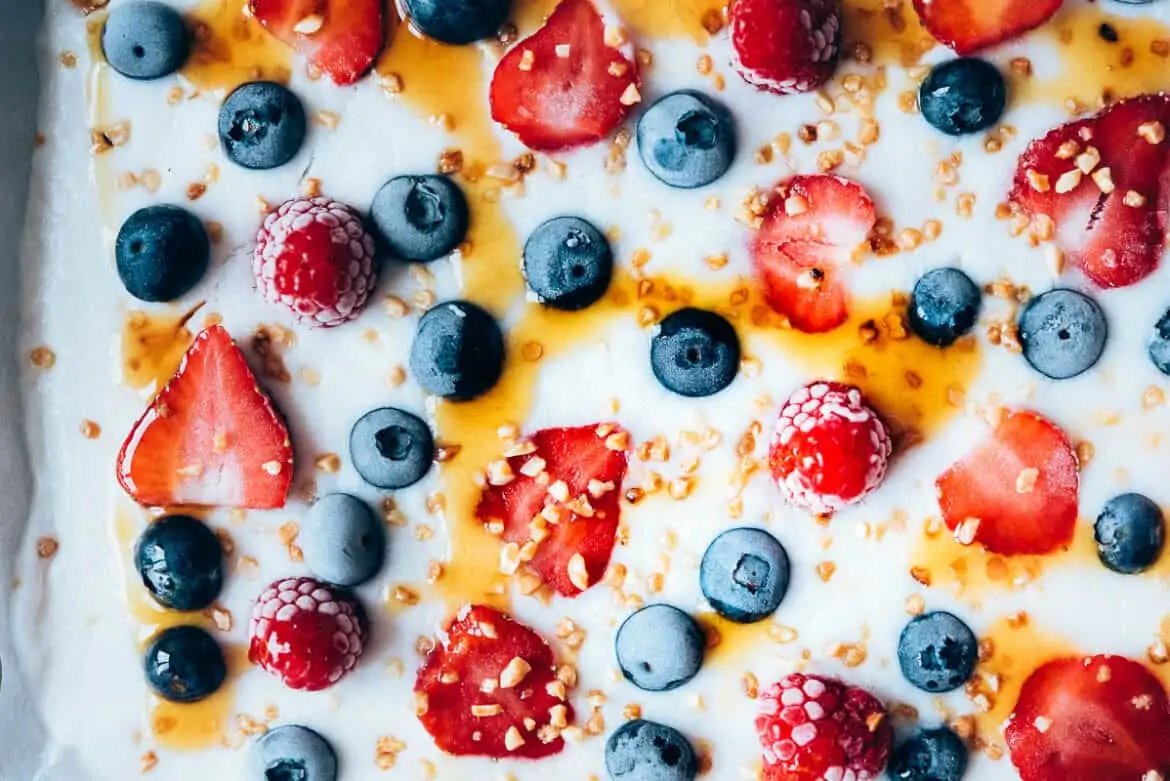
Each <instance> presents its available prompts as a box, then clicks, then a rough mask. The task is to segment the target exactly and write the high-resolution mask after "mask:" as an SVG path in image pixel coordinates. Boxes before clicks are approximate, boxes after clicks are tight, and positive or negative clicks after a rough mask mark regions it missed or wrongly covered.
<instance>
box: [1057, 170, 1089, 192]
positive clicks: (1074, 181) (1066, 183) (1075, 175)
mask: <svg viewBox="0 0 1170 781" xmlns="http://www.w3.org/2000/svg"><path fill="white" fill-rule="evenodd" d="M1082 176H1084V174H1082V173H1081V169H1079V168H1073V169H1072V170H1070V171H1065V172H1064V173H1063V174H1061V175H1060V178H1059V179H1057V180H1056V192H1057V193H1058V194H1060V195H1063V194H1064V193H1071V192H1072V191H1073V190H1075V189H1077V186H1078V185H1079V184H1080V183H1081V177H1082Z"/></svg>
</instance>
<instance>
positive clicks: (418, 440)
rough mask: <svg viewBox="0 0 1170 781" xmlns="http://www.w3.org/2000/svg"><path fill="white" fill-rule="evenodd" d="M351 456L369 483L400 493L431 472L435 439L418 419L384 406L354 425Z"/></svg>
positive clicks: (356, 467)
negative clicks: (402, 489)
mask: <svg viewBox="0 0 1170 781" xmlns="http://www.w3.org/2000/svg"><path fill="white" fill-rule="evenodd" d="M349 457H350V459H351V460H352V461H353V466H354V469H356V470H357V473H358V474H359V475H361V477H362V479H363V480H365V481H366V482H367V483H369V484H370V485H372V486H374V487H376V488H382V489H385V490H396V489H398V488H406V487H407V486H410V485H414V484H415V483H417V482H418V481H419V480H422V479H423V477H424V476H425V475H426V473H427V472H428V471H430V468H431V463H432V462H433V461H434V459H435V440H434V437H433V436H432V435H431V430H430V428H428V427H427V424H426V423H424V422H423V421H422V420H421V419H420V418H419V417H418V416H416V415H412V414H411V413H409V412H407V411H405V410H401V409H398V408H397V407H382V408H380V409H376V410H371V411H370V412H367V413H366V414H365V415H362V416H361V418H359V419H358V422H357V423H355V424H353V428H352V429H351V430H350V432H349Z"/></svg>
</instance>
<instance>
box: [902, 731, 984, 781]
mask: <svg viewBox="0 0 1170 781" xmlns="http://www.w3.org/2000/svg"><path fill="white" fill-rule="evenodd" d="M966 772H967V746H966V745H965V744H964V743H963V741H962V740H961V739H960V738H959V736H958V735H956V734H955V733H953V732H951V731H950V730H949V729H947V728H946V727H940V728H938V729H924V730H922V731H921V732H919V733H918V734H917V735H914V736H913V737H911V738H910V739H909V740H907V741H906V742H905V743H903V744H902V745H900V746H898V748H897V749H895V751H894V756H893V757H891V758H890V767H889V774H890V778H893V779H895V781H959V779H961V778H962V777H963V774H964V773H966Z"/></svg>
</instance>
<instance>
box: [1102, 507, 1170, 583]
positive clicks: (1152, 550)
mask: <svg viewBox="0 0 1170 781" xmlns="http://www.w3.org/2000/svg"><path fill="white" fill-rule="evenodd" d="M1093 538H1094V539H1095V540H1096V541H1097V556H1098V557H1100V559H1101V563H1102V564H1104V565H1105V566H1106V567H1108V568H1109V569H1111V570H1113V571H1114V572H1120V573H1121V574H1123V575H1136V574H1137V573H1139V572H1144V571H1145V570H1147V569H1149V568H1150V567H1152V566H1153V565H1154V563H1155V562H1157V560H1158V557H1159V556H1161V555H1162V546H1163V544H1164V543H1165V539H1166V521H1165V519H1164V518H1163V517H1162V508H1161V507H1159V506H1158V505H1157V504H1155V503H1154V502H1152V501H1151V500H1149V499H1147V498H1146V497H1144V496H1142V495H1141V494H1121V495H1120V496H1115V497H1113V498H1112V499H1110V500H1109V501H1108V502H1106V503H1105V507H1104V508H1103V509H1102V510H1101V514H1100V515H1098V516H1097V523H1096V525H1095V526H1094V527H1093Z"/></svg>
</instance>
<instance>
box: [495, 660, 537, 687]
mask: <svg viewBox="0 0 1170 781" xmlns="http://www.w3.org/2000/svg"><path fill="white" fill-rule="evenodd" d="M531 670H532V665H530V664H528V662H526V661H524V660H523V659H521V658H520V657H519V656H514V657H512V660H511V661H510V662H508V665H507V666H506V667H505V668H504V670H503V672H501V673H500V688H502V689H511V688H512V687H514V686H518V685H519V684H520V682H521V681H523V680H524V677H525V676H526V675H528V673H529V672H530V671H531Z"/></svg>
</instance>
